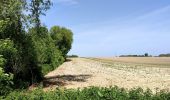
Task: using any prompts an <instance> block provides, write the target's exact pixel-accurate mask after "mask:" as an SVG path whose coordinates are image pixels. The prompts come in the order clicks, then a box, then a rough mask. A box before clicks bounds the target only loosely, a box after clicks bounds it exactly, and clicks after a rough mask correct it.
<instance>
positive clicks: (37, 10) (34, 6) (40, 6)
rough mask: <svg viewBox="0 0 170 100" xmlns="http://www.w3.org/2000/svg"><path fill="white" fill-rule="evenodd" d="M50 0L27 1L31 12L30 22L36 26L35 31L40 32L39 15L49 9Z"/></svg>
mask: <svg viewBox="0 0 170 100" xmlns="http://www.w3.org/2000/svg"><path fill="white" fill-rule="evenodd" d="M51 4H52V3H51V0H31V2H29V3H28V9H29V11H30V12H31V14H29V15H30V18H31V20H32V23H34V24H35V27H36V28H37V33H38V34H40V31H39V28H40V26H41V21H40V16H41V15H45V12H46V11H47V10H48V9H50V6H51Z"/></svg>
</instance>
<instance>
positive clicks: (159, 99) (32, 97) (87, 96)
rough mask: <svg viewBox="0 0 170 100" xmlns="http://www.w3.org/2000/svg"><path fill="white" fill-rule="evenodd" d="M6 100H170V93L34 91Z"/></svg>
mask: <svg viewBox="0 0 170 100" xmlns="http://www.w3.org/2000/svg"><path fill="white" fill-rule="evenodd" d="M4 99H6V100H21V99H22V100H28V99H29V100H169V99H170V92H165V91H164V92H163V91H162V92H158V93H156V94H153V93H152V92H151V91H150V90H149V89H148V90H147V91H143V89H141V88H137V89H132V90H130V91H127V90H125V89H123V88H118V87H110V88H104V87H103V88H99V87H90V88H84V89H81V90H80V89H62V88H57V89H56V90H55V91H49V92H44V91H43V90H42V89H36V90H33V91H25V90H24V91H18V92H17V91H15V92H13V93H10V94H9V95H8V96H7V97H5V98H4Z"/></svg>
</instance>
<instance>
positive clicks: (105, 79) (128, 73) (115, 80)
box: [43, 58, 170, 91]
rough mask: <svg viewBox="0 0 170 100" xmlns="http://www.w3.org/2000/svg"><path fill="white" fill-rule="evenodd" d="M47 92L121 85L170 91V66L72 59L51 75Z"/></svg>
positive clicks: (47, 83)
mask: <svg viewBox="0 0 170 100" xmlns="http://www.w3.org/2000/svg"><path fill="white" fill-rule="evenodd" d="M43 84H44V89H45V90H49V89H52V90H53V89H55V88H56V87H64V88H67V89H68V88H69V89H70V88H74V89H76V88H83V87H89V86H100V87H109V86H115V85H116V86H119V87H123V88H126V89H131V88H136V87H142V88H143V89H146V88H150V89H151V90H153V91H156V90H159V89H161V90H162V89H166V90H170V67H166V68H164V67H163V68H161V67H147V65H146V64H145V65H136V64H126V63H117V62H116V61H113V63H109V62H103V61H102V60H93V59H86V58H72V59H69V60H68V61H67V62H65V63H64V64H62V65H61V66H60V67H58V68H57V69H56V70H54V71H52V72H50V73H48V74H47V75H46V76H45V80H44V82H43Z"/></svg>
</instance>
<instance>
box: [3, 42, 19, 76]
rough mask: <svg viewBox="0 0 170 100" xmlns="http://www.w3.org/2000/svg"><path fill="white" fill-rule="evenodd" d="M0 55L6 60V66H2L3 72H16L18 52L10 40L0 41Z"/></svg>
mask: <svg viewBox="0 0 170 100" xmlns="http://www.w3.org/2000/svg"><path fill="white" fill-rule="evenodd" d="M0 55H3V57H4V58H5V59H6V64H5V65H4V70H5V72H11V73H13V72H15V71H17V70H18V68H17V67H18V66H17V65H18V63H19V62H18V51H17V49H16V48H15V47H14V43H13V42H12V41H11V40H9V39H5V40H4V39H2V40H0ZM14 70H15V71H14Z"/></svg>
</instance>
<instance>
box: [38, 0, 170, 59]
mask: <svg viewBox="0 0 170 100" xmlns="http://www.w3.org/2000/svg"><path fill="white" fill-rule="evenodd" d="M52 1H53V6H52V7H51V9H50V10H48V11H47V13H46V16H43V17H41V20H42V23H43V24H45V25H46V26H47V27H48V28H49V29H50V27H52V26H54V25H59V26H64V27H66V28H69V29H71V30H72V32H73V33H74V36H73V38H74V42H73V45H72V49H71V50H70V52H69V54H76V55H79V56H83V57H111V56H119V55H126V54H144V53H149V54H151V55H159V54H161V53H170V0H52Z"/></svg>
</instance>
